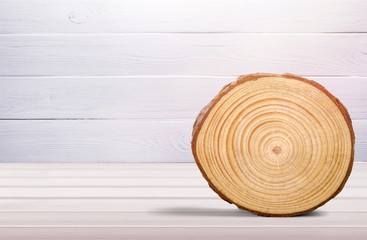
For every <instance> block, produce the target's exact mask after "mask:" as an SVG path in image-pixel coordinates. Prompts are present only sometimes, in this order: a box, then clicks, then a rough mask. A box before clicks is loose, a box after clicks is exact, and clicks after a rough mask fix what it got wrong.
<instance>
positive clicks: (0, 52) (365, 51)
mask: <svg viewBox="0 0 367 240" xmlns="http://www.w3.org/2000/svg"><path fill="white" fill-rule="evenodd" d="M254 72H274V73H284V72H290V73H294V74H298V75H302V76H305V77H308V78H311V79H314V80H316V81H318V82H320V83H321V84H322V85H324V86H325V87H326V88H327V89H329V90H330V91H331V92H332V93H333V94H334V95H336V96H337V97H338V98H339V99H340V100H341V101H342V102H343V103H344V104H345V105H346V106H347V108H348V109H349V111H350V114H351V116H352V118H353V125H354V129H355V132H356V137H357V138H356V154H355V157H356V161H367V157H366V156H367V1H366V0H329V1H325V0H319V1H310V0H273V1H270V0H134V1H132V0H130V1H129V0H84V1H82V0H74V1H68V0H30V1H21V0H0V91H1V95H0V118H1V121H0V141H1V142H0V143H1V145H0V161H1V162H192V161H193V158H192V155H191V151H190V141H191V128H192V123H193V121H194V118H195V116H196V114H197V113H198V112H199V110H200V109H201V108H202V107H203V106H204V105H205V104H206V103H207V102H209V101H210V100H211V98H212V97H214V95H215V94H216V93H217V92H218V91H219V89H221V87H222V86H223V85H224V84H226V83H227V82H230V81H233V80H234V79H235V78H236V76H237V75H241V74H247V73H254Z"/></svg>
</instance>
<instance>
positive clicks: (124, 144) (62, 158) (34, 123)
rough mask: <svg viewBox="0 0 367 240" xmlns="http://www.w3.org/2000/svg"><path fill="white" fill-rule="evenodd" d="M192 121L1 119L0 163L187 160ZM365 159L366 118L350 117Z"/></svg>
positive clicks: (358, 148)
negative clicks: (356, 118) (352, 119)
mask: <svg viewBox="0 0 367 240" xmlns="http://www.w3.org/2000/svg"><path fill="white" fill-rule="evenodd" d="M192 125H193V121H192V120H149V121H148V120H145V119H142V120H137V119H131V120H126V119H120V120H113V119H112V120H59V121H54V120H30V121H28V120H1V121H0V130H1V131H0V142H1V144H0V156H1V162H51V161H52V162H134V161H138V162H193V157H192V153H191V149H190V142H191V138H192V137H191V129H192ZM353 126H354V129H355V133H356V145H355V149H356V151H355V159H356V161H366V159H365V156H367V142H366V136H367V121H366V120H354V121H353Z"/></svg>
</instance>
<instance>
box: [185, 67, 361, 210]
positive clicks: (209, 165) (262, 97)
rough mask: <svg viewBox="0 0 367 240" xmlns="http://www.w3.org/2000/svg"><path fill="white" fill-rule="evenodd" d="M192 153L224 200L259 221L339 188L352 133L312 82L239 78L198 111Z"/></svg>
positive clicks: (309, 204) (337, 107) (311, 204)
mask: <svg viewBox="0 0 367 240" xmlns="http://www.w3.org/2000/svg"><path fill="white" fill-rule="evenodd" d="M192 151H193V155H194V157H195V160H196V163H197V164H198V166H199V168H200V170H201V172H202V174H203V176H204V177H205V178H206V180H207V181H208V183H209V186H210V187H211V188H212V189H213V190H214V191H215V192H216V193H218V194H219V196H220V197H222V198H223V199H224V200H226V201H228V202H230V203H233V204H235V205H237V206H238V207H239V208H242V209H246V210H249V211H251V212H253V213H256V214H258V215H263V216H294V215H299V214H303V213H306V212H309V211H312V210H314V209H316V208H317V207H319V206H321V205H323V204H325V203H326V202H327V201H328V200H330V199H332V198H333V197H335V196H336V195H337V194H338V193H339V192H340V191H341V190H342V188H343V187H344V184H345V182H346V181H347V179H348V177H349V175H350V172H351V169H352V165H353V154H354V133H353V128H352V123H351V119H350V116H349V114H348V112H347V110H346V108H345V107H344V106H343V105H342V104H341V103H340V102H339V100H338V99H337V98H335V97H334V96H333V95H332V94H330V93H329V92H328V91H327V90H326V89H325V88H324V87H322V86H321V85H319V84H318V83H316V82H314V81H310V80H307V79H304V78H301V77H298V76H294V75H290V74H284V75H274V74H253V75H246V76H241V77H239V79H238V80H237V81H236V82H233V83H231V84H228V85H227V86H225V87H224V88H223V89H222V91H221V92H220V93H219V94H218V95H217V96H216V97H215V98H214V99H213V101H212V102H211V103H210V104H209V105H207V106H206V107H205V108H204V109H203V110H202V112H201V113H200V114H199V116H198V118H197V120H196V122H195V124H194V130H193V140H192Z"/></svg>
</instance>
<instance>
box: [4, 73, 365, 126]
mask: <svg viewBox="0 0 367 240" xmlns="http://www.w3.org/2000/svg"><path fill="white" fill-rule="evenodd" d="M236 78H237V77H234V76H232V77H231V76H228V77H1V78H0V91H1V95H0V118H2V119H22V118H24V119H40V118H43V119H50V118H52V119H65V118H67V119H70V118H80V119H82V118H88V119H91V118H141V119H153V118H154V119H195V117H196V115H197V114H198V112H199V111H200V109H201V108H202V107H203V106H205V105H206V104H207V103H208V102H209V101H210V100H211V99H212V98H213V97H214V96H215V95H216V94H217V93H218V92H219V90H220V89H221V88H222V87H223V86H224V85H225V84H227V83H229V82H232V81H234V80H235V79H236ZM310 79H313V80H315V81H317V82H319V83H320V84H322V85H323V86H324V87H326V88H327V89H328V90H329V91H330V92H331V93H332V94H334V95H335V96H336V97H338V98H339V99H340V101H341V102H342V103H343V104H344V105H345V106H346V107H347V109H348V110H349V113H350V115H351V117H352V118H353V119H367V94H366V93H367V78H366V77H310Z"/></svg>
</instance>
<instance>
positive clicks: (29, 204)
mask: <svg viewBox="0 0 367 240" xmlns="http://www.w3.org/2000/svg"><path fill="white" fill-rule="evenodd" d="M98 180H99V179H98ZM94 182H96V181H94ZM172 182H175V179H173V180H172ZM167 191H169V189H167ZM366 201H367V199H366V198H342V197H336V198H334V199H332V200H331V201H329V202H328V203H327V204H325V205H324V206H322V207H320V208H319V209H318V210H317V212H322V213H325V212H334V213H337V212H351V213H353V212H363V213H367V205H366ZM162 208H165V209H166V211H172V212H173V211H176V212H178V213H184V212H191V213H197V214H200V213H202V214H206V213H223V212H227V213H228V214H230V213H231V212H232V211H233V212H235V211H236V210H237V207H236V206H234V205H231V204H229V203H227V202H225V201H223V200H222V199H221V198H219V197H216V198H204V199H203V198H202V199H200V198H186V199H181V198H152V197H151V198H145V199H122V198H117V199H116V198H100V199H90V198H89V199H80V198H79V199H78V198H72V199H71V198H68V199H50V198H36V199H30V198H17V199H14V198H10V199H0V215H1V214H2V213H11V212H79V213H80V214H82V213H84V212H95V213H98V212H115V213H116V212H118V213H121V214H124V213H126V212H156V211H157V210H159V209H162ZM0 232H1V231H0Z"/></svg>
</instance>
